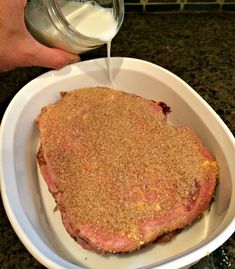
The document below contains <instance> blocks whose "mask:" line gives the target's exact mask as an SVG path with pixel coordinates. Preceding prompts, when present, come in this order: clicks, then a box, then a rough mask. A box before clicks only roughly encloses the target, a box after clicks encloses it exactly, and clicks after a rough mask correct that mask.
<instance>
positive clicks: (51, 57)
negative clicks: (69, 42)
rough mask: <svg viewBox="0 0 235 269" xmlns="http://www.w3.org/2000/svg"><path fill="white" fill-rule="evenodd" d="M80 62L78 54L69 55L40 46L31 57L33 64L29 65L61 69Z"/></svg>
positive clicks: (55, 49)
mask: <svg viewBox="0 0 235 269" xmlns="http://www.w3.org/2000/svg"><path fill="white" fill-rule="evenodd" d="M78 61H80V57H79V56H78V55H76V54H72V53H68V52H66V51H63V50H60V49H57V48H49V47H46V46H44V45H41V44H40V45H38V46H37V50H35V54H34V56H33V57H31V62H30V63H28V64H27V65H31V66H43V67H48V68H53V69H60V68H62V67H64V66H66V65H68V64H72V63H76V62H78Z"/></svg>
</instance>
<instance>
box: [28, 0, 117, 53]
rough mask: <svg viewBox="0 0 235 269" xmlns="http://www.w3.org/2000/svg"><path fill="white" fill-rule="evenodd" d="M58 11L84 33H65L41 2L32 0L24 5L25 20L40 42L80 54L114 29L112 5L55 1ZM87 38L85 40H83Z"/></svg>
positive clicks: (115, 23)
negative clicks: (36, 2) (110, 7)
mask: <svg viewBox="0 0 235 269" xmlns="http://www.w3.org/2000/svg"><path fill="white" fill-rule="evenodd" d="M59 4H60V7H61V12H62V14H63V15H64V17H65V18H66V20H67V21H68V22H69V23H70V25H71V26H72V27H73V28H74V29H75V30H77V31H78V32H79V33H80V34H82V35H85V36H86V37H88V38H91V39H89V40H88V41H87V40H86V39H85V37H84V38H83V37H81V38H80V37H76V36H73V35H71V34H70V35H69V34H68V33H66V32H64V30H61V31H59V30H58V29H61V25H60V24H59V23H58V22H57V21H55V24H56V27H55V26H54V24H53V23H52V21H51V19H50V18H49V16H48V14H47V12H46V11H45V9H44V8H43V6H39V7H35V6H34V5H33V1H31V2H29V3H28V4H27V6H26V12H25V14H26V23H27V26H28V28H29V30H30V32H31V33H32V34H33V35H34V37H35V38H36V39H38V40H39V41H40V42H42V43H44V44H46V45H49V46H52V47H57V48H61V49H63V50H66V51H68V52H72V53H76V54H80V53H83V52H85V51H87V50H90V49H91V48H92V47H94V48H95V47H96V46H99V45H102V44H104V43H107V42H109V41H111V40H112V38H113V37H114V36H115V35H116V33H117V31H118V22H117V21H116V20H115V18H114V16H113V14H112V9H109V8H103V7H101V6H98V5H97V4H95V5H94V4H93V2H83V3H82V2H78V1H59ZM87 42H88V43H87Z"/></svg>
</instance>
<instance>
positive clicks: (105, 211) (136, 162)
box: [38, 88, 213, 242]
mask: <svg viewBox="0 0 235 269" xmlns="http://www.w3.org/2000/svg"><path fill="white" fill-rule="evenodd" d="M38 124H39V127H40V139H41V145H42V148H43V153H44V158H45V159H46V160H50V162H49V163H50V167H51V169H52V170H53V171H55V175H56V177H55V179H56V185H57V188H58V189H59V191H60V192H61V201H60V204H59V205H58V206H59V207H61V208H62V207H67V208H69V210H70V213H71V215H70V218H73V220H74V222H77V223H78V224H79V223H81V224H86V223H89V224H94V225H96V226H98V227H102V228H104V229H111V230H114V231H117V232H118V233H120V234H124V235H127V236H129V237H131V238H134V239H136V240H139V241H140V242H141V232H140V230H139V229H138V227H139V226H138V225H139V223H140V222H141V221H143V220H144V219H145V218H146V217H150V216H151V217H153V218H154V217H156V216H158V215H159V216H162V215H165V214H167V213H168V212H169V211H170V210H171V209H172V208H177V207H180V206H181V205H182V203H185V201H187V199H188V198H189V197H190V196H192V195H196V189H197V187H198V186H197V184H198V183H197V182H196V178H197V177H198V175H199V174H200V171H201V170H202V167H203V164H204V166H206V165H205V161H206V159H205V158H204V157H203V154H201V152H200V148H201V144H200V142H199V140H198V138H197V137H196V136H195V134H194V133H193V132H192V131H191V129H189V128H186V127H174V126H172V125H170V124H166V122H165V115H164V114H163V113H162V111H161V110H159V109H158V108H157V104H156V103H153V102H152V101H149V100H146V99H143V98H140V97H138V96H135V95H132V94H126V93H123V92H121V91H117V90H112V89H107V88H87V89H79V90H74V91H72V92H68V93H66V94H64V96H63V98H62V99H61V100H59V101H58V102H57V103H55V104H53V105H50V106H48V107H47V108H46V109H44V111H43V112H42V114H41V115H40V117H39V119H38ZM212 161H213V160H212ZM208 165H210V162H209V161H208Z"/></svg>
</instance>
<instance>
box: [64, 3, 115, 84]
mask: <svg viewBox="0 0 235 269" xmlns="http://www.w3.org/2000/svg"><path fill="white" fill-rule="evenodd" d="M61 10H62V13H63V15H64V16H65V18H66V20H67V21H68V22H69V23H70V24H71V25H72V26H73V27H74V28H75V29H76V30H77V31H78V32H79V33H81V34H83V35H85V36H89V37H92V38H96V39H99V40H102V41H104V42H106V44H107V75H108V84H109V86H111V87H114V83H113V80H112V75H111V66H110V58H111V41H112V39H113V37H114V36H115V35H116V33H117V27H118V24H117V21H116V20H115V19H114V16H113V14H112V10H110V9H107V8H102V7H100V6H98V5H92V4H91V3H90V2H86V3H79V2H70V3H66V4H65V5H63V6H62V8H61Z"/></svg>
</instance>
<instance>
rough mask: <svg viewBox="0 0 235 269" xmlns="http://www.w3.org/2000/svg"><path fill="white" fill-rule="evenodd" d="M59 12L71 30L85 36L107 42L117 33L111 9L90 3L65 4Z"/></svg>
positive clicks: (116, 24) (116, 25)
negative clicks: (71, 27)
mask: <svg viewBox="0 0 235 269" xmlns="http://www.w3.org/2000/svg"><path fill="white" fill-rule="evenodd" d="M61 11H62V13H63V15H64V16H65V18H66V20H67V21H68V22H69V23H70V24H71V25H72V26H73V28H75V29H76V30H77V31H78V32H79V33H81V34H83V35H85V36H88V37H91V38H96V39H99V40H101V41H104V42H109V41H111V40H112V39H113V37H114V36H115V35H116V33H117V27H118V23H117V21H116V20H115V18H114V16H113V14H112V10H111V9H108V8H103V7H101V6H98V5H97V4H92V3H90V2H85V3H81V2H67V3H66V4H64V5H63V6H62V7H61Z"/></svg>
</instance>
